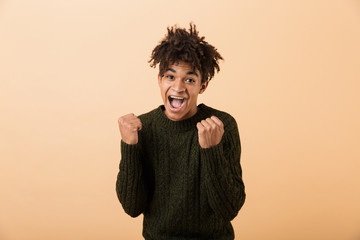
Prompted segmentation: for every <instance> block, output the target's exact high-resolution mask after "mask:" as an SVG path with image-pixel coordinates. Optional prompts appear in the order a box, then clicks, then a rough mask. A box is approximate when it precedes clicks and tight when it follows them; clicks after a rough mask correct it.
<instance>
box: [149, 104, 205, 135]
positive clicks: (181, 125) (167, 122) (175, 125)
mask: <svg viewBox="0 0 360 240" xmlns="http://www.w3.org/2000/svg"><path fill="white" fill-rule="evenodd" d="M164 110H165V107H164V105H160V106H159V107H158V108H157V109H156V119H157V121H158V123H159V124H160V125H162V126H163V127H164V128H166V129H169V130H174V131H187V130H190V129H192V128H196V124H197V123H198V122H200V121H201V120H204V119H206V118H208V117H210V116H209V111H208V107H207V106H206V105H205V104H199V105H198V111H197V112H196V113H195V115H194V116H192V117H190V118H187V119H185V120H180V121H173V120H171V119H169V118H168V117H167V116H166V115H165V113H164Z"/></svg>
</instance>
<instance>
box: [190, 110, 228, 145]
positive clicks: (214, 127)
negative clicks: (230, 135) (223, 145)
mask: <svg viewBox="0 0 360 240" xmlns="http://www.w3.org/2000/svg"><path fill="white" fill-rule="evenodd" d="M196 127H197V129H198V135H199V144H200V146H201V147H202V148H209V147H212V146H216V145H218V144H219V143H220V141H221V138H222V136H223V135H224V124H223V122H222V121H221V120H220V119H219V118H217V117H215V116H212V117H211V118H207V119H205V120H202V121H201V122H198V123H197V125H196Z"/></svg>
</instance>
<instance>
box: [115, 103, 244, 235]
mask: <svg viewBox="0 0 360 240" xmlns="http://www.w3.org/2000/svg"><path fill="white" fill-rule="evenodd" d="M164 109H165V108H164V106H163V105H161V106H159V107H158V108H156V109H154V110H152V111H150V112H148V113H146V114H143V115H140V116H139V119H140V120H141V123H142V129H141V130H140V131H139V132H138V136H139V138H138V139H139V140H138V143H137V144H133V145H130V144H127V143H125V142H123V141H121V160H120V166H119V173H118V175H117V181H116V192H117V196H118V198H119V201H120V202H121V204H122V206H123V208H124V210H125V212H126V213H127V214H129V215H130V216H132V217H137V216H139V215H140V214H143V215H144V218H143V236H144V238H145V239H146V240H163V239H164V240H171V239H174V240H175V239H176V240H180V239H224V240H225V239H234V230H233V227H232V225H231V222H230V221H231V220H232V219H234V218H235V216H237V214H238V212H239V210H240V208H241V207H242V206H243V204H244V201H245V191H244V189H245V187H244V183H243V180H242V169H241V166H240V152H241V147H240V138H239V132H238V128H237V123H236V121H235V119H234V118H233V117H232V116H231V115H229V114H228V113H225V112H222V111H219V110H216V109H213V108H210V107H208V106H206V105H204V104H200V105H199V106H198V111H197V113H196V114H195V115H194V116H192V117H191V118H188V119H185V120H181V121H172V120H170V119H168V118H167V117H166V115H165V113H164ZM213 115H214V116H217V117H218V118H219V119H220V120H221V121H222V122H223V123H224V134H223V136H222V139H221V141H220V143H219V144H218V145H216V146H213V147H210V148H201V147H200V145H199V141H198V131H197V127H196V124H197V123H198V122H200V121H201V120H203V119H206V118H209V117H211V116H213Z"/></svg>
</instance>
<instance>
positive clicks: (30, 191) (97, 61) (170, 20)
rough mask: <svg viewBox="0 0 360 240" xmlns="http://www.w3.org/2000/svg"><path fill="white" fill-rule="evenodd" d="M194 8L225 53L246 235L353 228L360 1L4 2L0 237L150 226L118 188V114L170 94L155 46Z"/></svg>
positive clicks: (359, 233)
mask: <svg viewBox="0 0 360 240" xmlns="http://www.w3.org/2000/svg"><path fill="white" fill-rule="evenodd" d="M191 21H193V22H194V23H195V24H196V25H197V27H198V30H199V32H200V35H203V36H205V37H206V38H205V40H207V41H208V42H209V43H211V44H213V45H214V46H215V47H216V48H217V49H218V50H219V52H220V53H221V54H222V56H223V57H224V58H225V61H223V62H221V65H220V67H221V71H220V73H219V74H218V75H216V76H215V78H214V79H213V80H211V82H210V84H209V87H208V89H207V90H206V91H205V93H204V94H202V95H201V96H200V98H199V102H198V103H201V102H203V103H205V104H207V105H209V106H212V107H214V108H218V109H221V110H224V111H226V112H228V113H230V114H232V115H233V116H234V117H235V118H236V120H237V122H238V125H239V130H240V136H241V141H242V156H241V164H242V167H243V178H244V182H245V185H246V193H247V199H246V203H245V205H244V206H243V208H242V209H241V211H240V213H239V215H238V216H237V217H236V218H235V220H234V221H233V222H232V223H233V226H234V229H235V234H236V239H238V240H305V239H306V240H322V239H326V240H340V239H341V240H358V239H360V207H359V203H360V176H359V169H360V161H359V160H360V147H359V143H360V95H359V91H360V44H359V43H360V1H358V0H294V1H286V0H273V1H267V0H240V1H236V0H232V1H230V0H229V1H227V0H224V1H211V0H197V1H193V0H192V1H190V0H183V1H165V0H162V1H145V0H143V1H136V0H135V1H121V0H120V1H119V0H102V1H100V0H87V1H85V0H71V1H70V0H62V1H60V0H1V1H0V114H1V115H0V239H1V240H49V239H51V240H64V239H66V240H73V239H74V240H75V239H76V240H79V239H80V240H81V239H86V240H95V239H107V240H115V239H135V240H136V239H142V236H141V231H142V216H140V217H138V218H135V219H133V218H131V217H129V216H127V215H126V214H125V213H124V211H123V209H122V207H121V205H120V203H119V202H118V199H117V197H116V193H115V181H116V175H117V172H118V165H119V161H120V146H119V143H120V134H119V131H118V126H117V118H118V117H120V116H122V115H124V114H127V113H130V112H133V113H135V114H141V113H145V112H148V111H150V110H152V109H154V108H156V107H157V106H159V105H160V104H162V101H161V97H160V92H159V89H158V86H157V73H158V72H157V69H153V68H150V67H149V64H148V62H147V61H148V60H149V57H150V54H151V51H152V49H153V48H154V47H155V46H156V45H157V43H158V42H159V41H160V39H161V38H162V37H163V36H164V35H165V33H166V27H167V26H172V25H174V24H178V25H179V26H181V27H186V28H188V26H189V23H190V22H191Z"/></svg>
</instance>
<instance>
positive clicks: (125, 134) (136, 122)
mask: <svg viewBox="0 0 360 240" xmlns="http://www.w3.org/2000/svg"><path fill="white" fill-rule="evenodd" d="M118 123H119V129H120V134H121V139H122V140H123V142H125V143H127V144H137V143H138V131H140V130H141V128H142V125H141V121H140V119H139V118H138V117H137V116H135V115H134V114H133V113H130V114H127V115H124V116H122V117H120V118H119V119H118Z"/></svg>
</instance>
